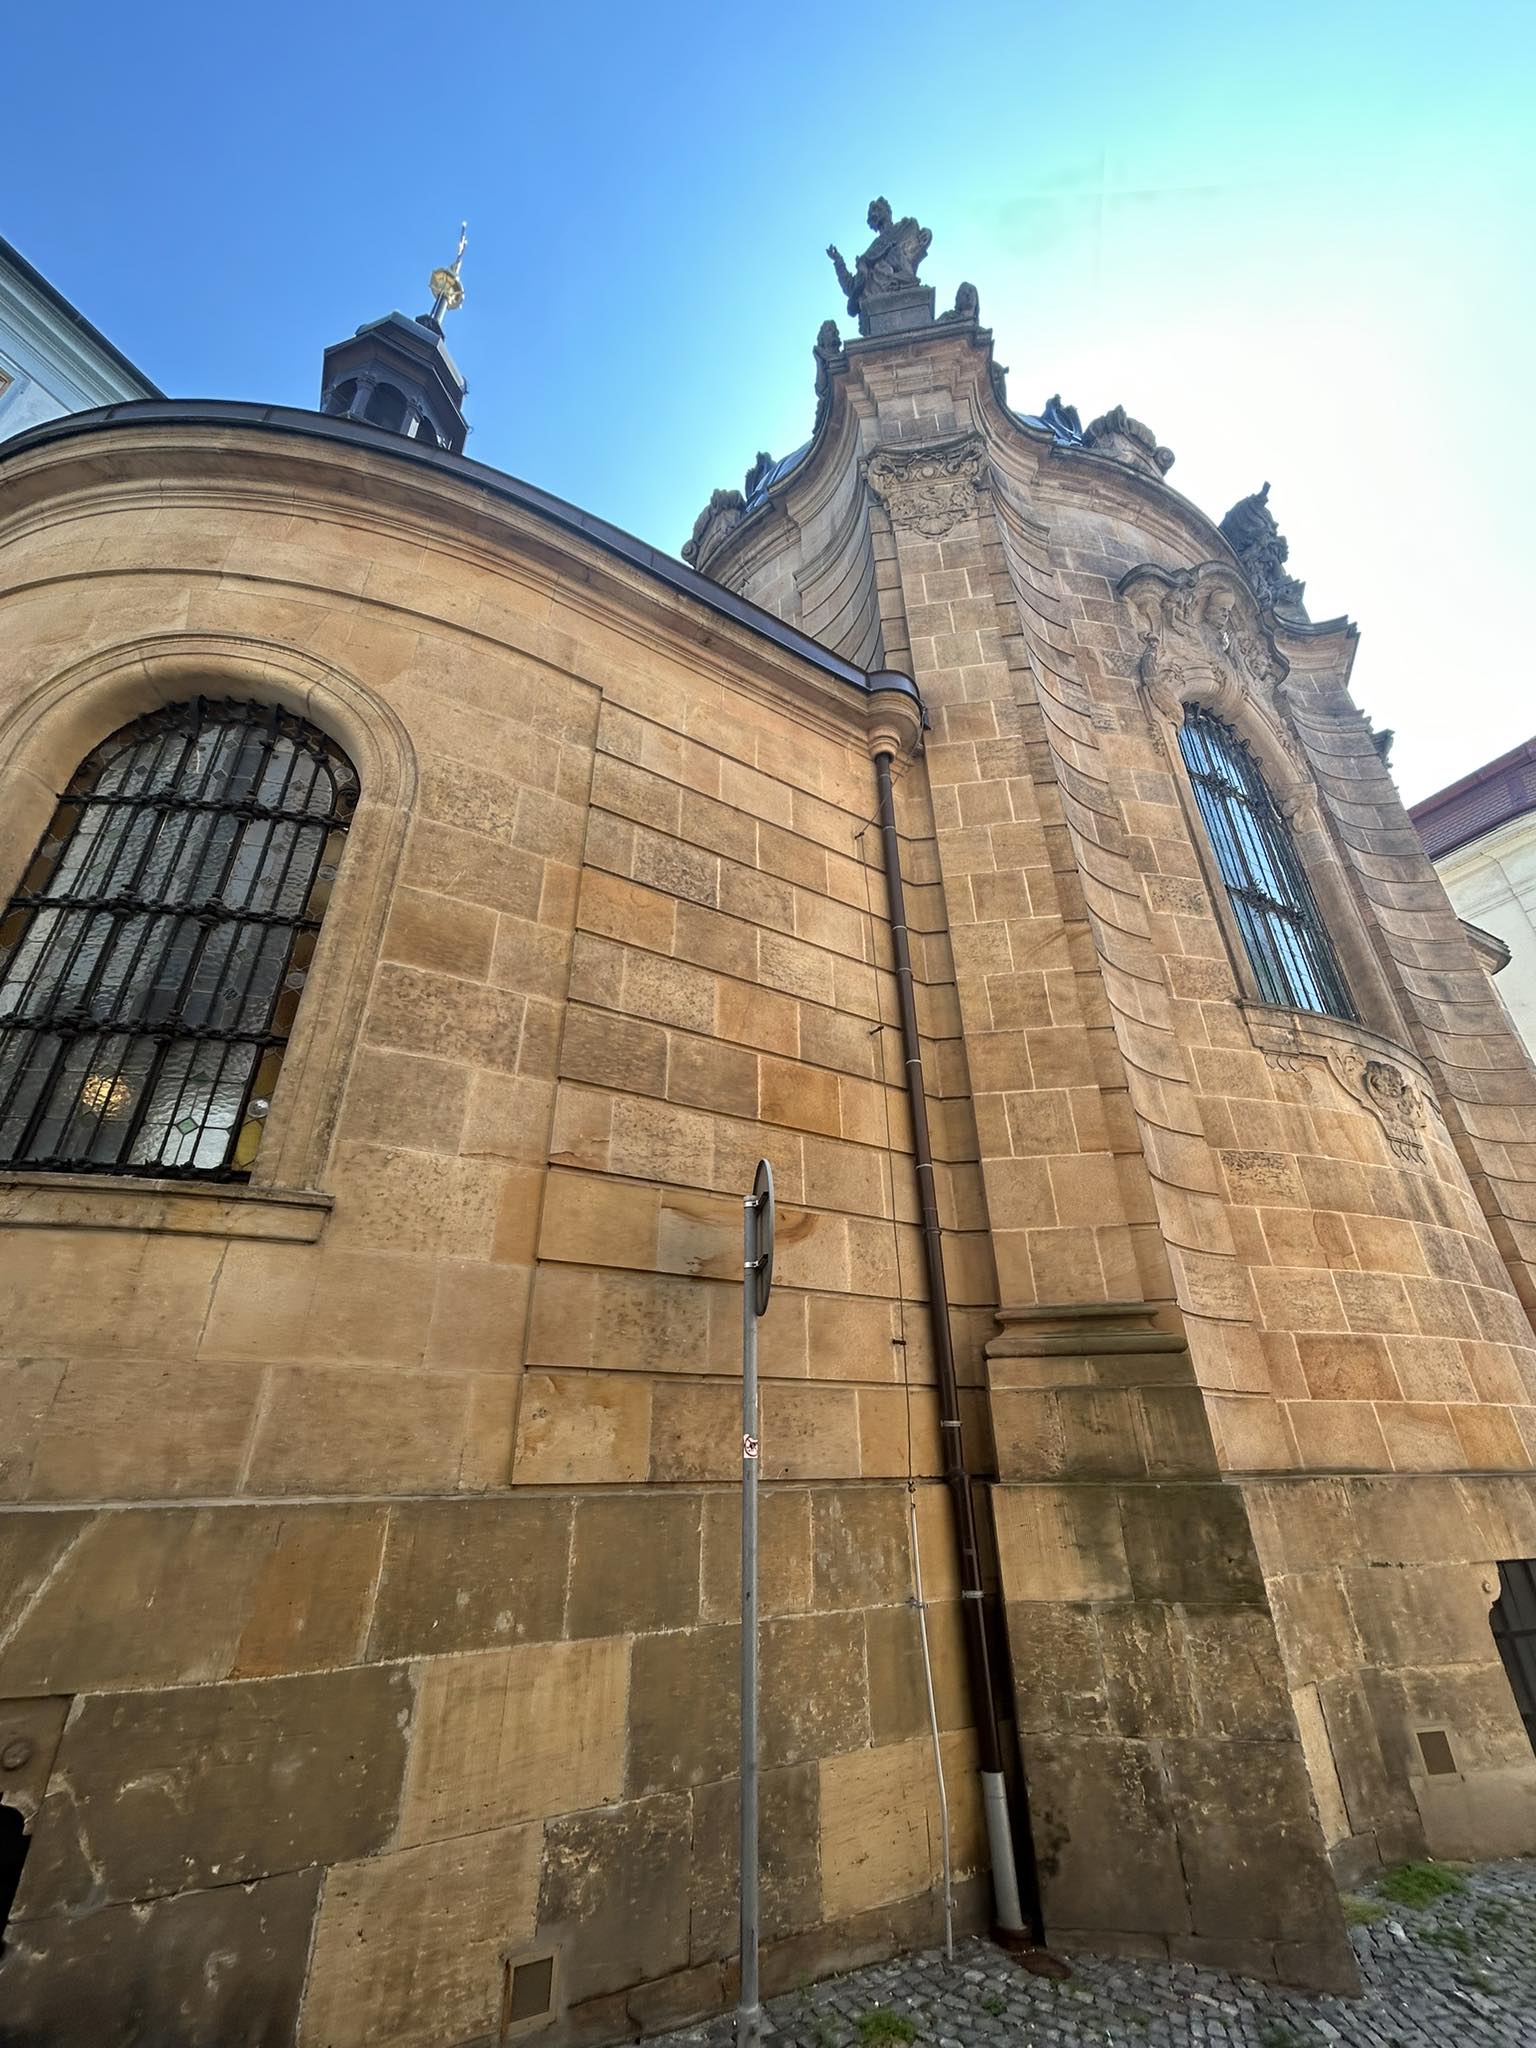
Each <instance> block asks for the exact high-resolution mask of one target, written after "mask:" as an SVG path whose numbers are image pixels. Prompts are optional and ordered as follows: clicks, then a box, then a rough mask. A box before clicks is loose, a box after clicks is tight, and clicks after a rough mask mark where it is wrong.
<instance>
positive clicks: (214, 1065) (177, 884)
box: [0, 698, 358, 1180]
mask: <svg viewBox="0 0 1536 2048" xmlns="http://www.w3.org/2000/svg"><path fill="white" fill-rule="evenodd" d="M357 795H358V785H357V776H356V773H355V772H354V770H353V768H352V765H351V763H350V762H349V761H348V760H347V759H346V758H345V756H344V755H343V754H342V753H341V752H340V751H339V749H338V748H336V747H335V746H333V745H332V743H331V742H330V741H329V740H328V739H326V738H325V737H324V736H323V735H322V734H321V733H319V732H317V731H315V729H314V728H313V727H312V726H309V725H307V724H305V723H304V721H303V720H301V719H298V718H295V717H293V716H292V715H291V713H289V712H287V711H282V710H279V709H278V708H277V707H276V706H275V705H266V704H241V703H223V702H210V701H208V700H205V699H202V698H199V699H198V700H197V701H195V702H193V703H188V704H176V705H172V706H170V707H169V708H167V709H165V710H162V711H156V712H153V713H151V714H150V715H149V716H148V717H146V718H141V719H137V720H136V721H135V722H134V723H133V724H132V725H129V726H125V727H124V728H123V730H122V731H121V732H117V733H114V734H113V735H112V737H111V738H110V739H108V740H104V741H103V742H102V744H101V745H100V746H99V747H97V748H96V749H95V751H94V752H93V753H91V754H90V755H89V756H88V757H87V759H86V760H85V761H84V762H83V763H82V765H81V767H80V769H79V772H78V773H77V774H76V775H75V777H74V779H73V780H72V781H71V783H70V785H69V787H68V789H67V790H66V791H65V792H64V796H63V800H62V801H61V803H60V805H59V808H58V811H57V812H56V813H55V816H54V820H53V823H52V824H51V825H50V827H49V829H48V832H47V835H46V836H45V837H44V839H43V842H42V844H41V845H40V846H39V848H38V850H37V853H36V854H35V856H34V857H33V860H32V864H31V867H30V868H29V869H28V871H27V874H26V876H25V877H24V879H23V882H22V886H21V888H20V889H19V890H18V891H17V893H16V895H15V896H14V897H13V898H12V900H11V904H10V907H9V909H8V911H7V912H6V915H5V918H4V922H3V923H0V1164H3V1165H7V1166H12V1167H33V1168H43V1169H48V1170H52V1171H56V1172H68V1173H135V1174H152V1175H157V1176H160V1175H169V1176H173V1177H174V1176H211V1177H213V1178H215V1179H223V1180H240V1179H244V1178H245V1177H246V1175H247V1173H248V1171H249V1169H250V1165H251V1161H252V1159H253V1158H254V1156H255V1153H256V1147H257V1145H258V1143H259V1142H260V1139H261V1133H262V1129H263V1127H264V1120H265V1118H266V1114H267V1110H268V1108H269V1107H270V1103H271V1097H272V1091H273V1088H274V1086H275V1085H276V1081H277V1075H278V1069H279V1067H280V1065H281V1063H282V1057H283V1050H284V1047H285V1046H286V1045H287V1042H288V1036H289V1033H290V1031H291V1029H292V1026H293V1019H294V1014H295V1012H296V1010H297V1008H298V1003H299V997H300V994H301V992H302V990H303V987H304V982H305V978H306V976H307V974H308V971H309V966H310V961H311V958H312V956H313V953H314V949H315V942H316V938H317V936H318V934H319V930H320V920H321V918H322V916H323V915H324V911H325V906H326V903H327V901H328V900H329V897H330V893H331V886H332V883H333V881H334V879H335V875H336V869H337V863H338V861H339V860H340V857H341V849H342V843H343V838H344V835H345V833H346V830H347V826H348V823H349V822H350V820H351V817H352V812H353V809H354V807H355V805H356V802H357Z"/></svg>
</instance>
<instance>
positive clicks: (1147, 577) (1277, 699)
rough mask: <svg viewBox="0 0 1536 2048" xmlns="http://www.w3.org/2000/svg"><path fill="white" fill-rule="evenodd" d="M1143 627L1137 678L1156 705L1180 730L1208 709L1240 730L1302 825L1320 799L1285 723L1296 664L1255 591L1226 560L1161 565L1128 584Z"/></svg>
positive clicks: (1125, 588) (1139, 572)
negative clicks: (1302, 816) (1302, 815)
mask: <svg viewBox="0 0 1536 2048" xmlns="http://www.w3.org/2000/svg"><path fill="white" fill-rule="evenodd" d="M1119 594H1120V595H1121V596H1122V597H1123V598H1125V600H1126V601H1127V603H1128V604H1129V605H1130V607H1131V610H1132V611H1133V613H1134V614H1135V616H1136V619H1137V622H1138V625H1139V626H1140V629H1141V656H1140V660H1139V662H1138V664H1137V673H1138V675H1139V677H1140V680H1141V686H1142V689H1143V690H1144V691H1145V693H1146V696H1147V699H1148V701H1149V702H1150V703H1151V704H1152V705H1154V706H1155V708H1156V709H1157V710H1158V711H1160V712H1161V713H1162V714H1163V716H1164V717H1165V718H1167V719H1169V720H1170V721H1171V722H1172V723H1173V724H1174V725H1175V726H1178V725H1182V724H1183V722H1184V707H1185V705H1186V704H1200V705H1203V706H1204V707H1205V709H1206V710H1208V711H1213V712H1214V713H1215V714H1216V716H1217V717H1218V718H1224V719H1225V720H1226V721H1227V722H1228V724H1229V725H1232V726H1234V727H1236V729H1237V730H1238V732H1239V734H1240V736H1241V737H1242V738H1243V739H1244V740H1246V741H1247V742H1248V743H1249V744H1250V745H1251V746H1252V747H1253V749H1254V752H1255V753H1256V755H1257V756H1258V757H1259V759H1260V762H1261V764H1262V766H1263V769H1264V774H1265V780H1266V781H1267V782H1268V783H1269V786H1270V793H1271V795H1272V796H1273V797H1274V799H1275V802H1276V803H1277V804H1278V806H1279V807H1280V810H1281V812H1282V813H1283V814H1284V815H1285V816H1287V817H1291V818H1294V817H1295V816H1296V815H1297V814H1298V813H1299V812H1300V811H1301V810H1302V809H1303V808H1304V807H1305V806H1306V805H1307V804H1308V803H1309V802H1310V800H1311V796H1312V788H1311V778H1310V776H1309V774H1308V771H1307V763H1306V757H1305V755H1304V754H1303V753H1302V750H1301V747H1300V746H1299V744H1298V743H1297V740H1296V736H1295V734H1294V733H1293V732H1292V731H1291V729H1290V726H1289V725H1288V724H1287V722H1286V721H1285V719H1284V717H1283V716H1281V715H1280V714H1281V707H1282V706H1283V705H1284V704H1285V691H1286V681H1285V678H1286V674H1287V670H1288V668H1289V664H1288V663H1287V661H1286V660H1285V658H1284V656H1283V655H1281V654H1280V653H1279V651H1278V650H1277V649H1276V647H1275V645H1274V642H1273V641H1272V640H1271V639H1270V637H1269V634H1268V632H1267V631H1266V630H1265V627H1264V624H1263V622H1262V620H1261V619H1260V617H1259V614H1258V609H1257V607H1256V605H1255V603H1254V599H1253V595H1252V593H1251V592H1250V591H1249V590H1248V589H1247V588H1246V587H1245V586H1244V584H1243V582H1242V580H1241V578H1240V577H1238V576H1237V575H1235V574H1234V573H1233V571H1232V570H1231V569H1229V568H1228V567H1226V565H1225V564H1223V563H1221V562H1202V563H1201V564H1200V565H1199V566H1198V567H1197V568H1194V569H1159V568H1156V567H1154V566H1153V565H1152V564H1151V563H1144V564H1143V565H1142V566H1141V567H1140V568H1136V569H1132V570H1131V571H1130V572H1129V573H1128V574H1127V575H1125V576H1124V577H1122V578H1121V581H1120V586H1119Z"/></svg>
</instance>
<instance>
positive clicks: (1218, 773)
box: [1179, 704, 1355, 1017]
mask: <svg viewBox="0 0 1536 2048" xmlns="http://www.w3.org/2000/svg"><path fill="white" fill-rule="evenodd" d="M1179 748H1180V751H1181V752H1182V754H1183V756H1184V765H1185V767H1186V768H1187V769H1188V770H1189V779H1190V781H1191V782H1192V783H1193V784H1194V787H1195V798H1196V801H1197V802H1198V803H1199V805H1200V815H1201V816H1202V817H1203V818H1204V820H1205V829H1206V831H1207V832H1208V833H1209V835H1210V840H1211V845H1212V847H1213V848H1214V850H1215V854H1216V862H1217V865H1218V866H1219V867H1220V869H1221V878H1222V880H1223V881H1224V882H1225V883H1226V885H1227V897H1228V900H1229V902H1230V903H1231V905H1232V914H1233V916H1234V917H1235V918H1236V920H1237V927H1238V930H1239V931H1240V932H1241V934H1242V939H1243V945H1244V947H1245V949H1246V950H1247V954H1248V958H1249V960H1250V962H1251V963H1252V966H1253V971H1254V974H1255V976H1256V977H1257V980H1258V984H1259V992H1260V994H1261V995H1262V996H1263V998H1264V1001H1265V1002H1266V1003H1278V1004H1280V1005H1282V1006H1283V1007H1284V1008H1286V1009H1291V1010H1318V1011H1321V1012H1322V1013H1323V1014H1324V1015H1326V1016H1329V1017H1353V1016H1354V1014H1355V1008H1354V1005H1353V1003H1351V1001H1350V999H1349V994H1348V991H1347V990H1346V989H1345V986H1344V977H1343V975H1342V974H1341V973H1340V971H1339V963H1338V960H1337V958H1336V957H1335V955H1334V950H1333V946H1332V944H1331V943H1330V941H1329V938H1328V933H1327V931H1326V929H1325V928H1324V925H1323V921H1322V918H1321V917H1320V916H1319V915H1318V909H1317V903H1316V900H1315V899H1314V897H1313V894H1312V891H1311V889H1310V887H1309V886H1308V883H1307V877H1306V872H1305V870H1304V869H1303V867H1302V865H1301V862H1300V860H1299V859H1298V858H1297V854H1296V849H1295V847H1294V845H1293V844H1292V843H1291V835H1290V832H1289V830H1288V829H1287V826H1286V823H1285V820H1284V819H1283V818H1282V817H1281V815H1280V813H1279V811H1278V810H1277V809H1276V807H1275V800H1274V798H1273V797H1272V796H1271V795H1270V793H1269V790H1268V788H1267V787H1266V785H1265V782H1264V778H1263V776H1262V775H1261V774H1260V773H1259V767H1258V763H1257V762H1256V761H1255V760H1254V758H1253V756H1252V754H1250V753H1249V751H1248V749H1247V747H1246V746H1244V744H1243V742H1242V741H1241V740H1240V739H1239V738H1238V736H1237V734H1236V733H1235V732H1234V731H1233V730H1232V728H1231V726H1229V725H1227V724H1226V723H1225V721H1224V720H1222V719H1220V718H1217V717H1216V716H1215V715H1214V714H1213V713H1212V712H1209V711H1205V710H1203V709H1202V708H1201V707H1200V706H1199V705H1197V704H1186V705H1185V706H1184V723H1183V724H1182V725H1181V726H1180V728H1179Z"/></svg>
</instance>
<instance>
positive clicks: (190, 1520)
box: [0, 1484, 984, 2048]
mask: <svg viewBox="0 0 1536 2048" xmlns="http://www.w3.org/2000/svg"><path fill="white" fill-rule="evenodd" d="M946 1512H947V1511H946V1508H945V1504H944V1502H943V1500H942V1499H941V1498H940V1495H939V1492H938V1490H937V1489H935V1488H932V1487H925V1488H924V1489H923V1491H922V1496H921V1516H920V1519H921V1525H922V1527H923V1529H924V1531H925V1557H924V1568H925V1574H926V1578H927V1583H928V1590H929V1593H930V1597H931V1598H932V1599H933V1600H934V1602H935V1603H936V1604H935V1605H934V1607H933V1609H932V1611H931V1614H930V1617H929V1620H930V1635H931V1645H932V1652H933V1658H934V1667H935V1683H936V1692H937V1699H938V1706H939V1717H940V1722H941V1726H942V1728H943V1730H944V1737H943V1749H944V1756H945V1763H946V1770H947V1776H948V1782H949V1794H950V1803H951V1816H952V1827H953V1850H954V1856H955V1864H956V1868H957V1870H958V1871H959V1872H960V1873H961V1874H962V1875H963V1874H964V1873H966V1872H970V1871H974V1870H976V1869H977V1867H978V1865H979V1864H981V1863H982V1862H984V1833H983V1829H982V1823H981V1816H980V1812H979V1808H978V1803H977V1800H976V1797H975V1791H974V1788H975V1784H976V1779H975V1774H974V1767H973V1760H974V1744H973V1738H972V1736H971V1735H970V1733H969V1731H968V1727H967V1722H968V1708H967V1702H966V1695H965V1684H964V1674H963V1664H962V1650H961V1645H960V1632H959V1618H958V1602H957V1599H956V1591H957V1588H956V1584H955V1578H954V1565H953V1549H952V1545H951V1544H950V1542H949V1541H948V1530H947V1521H946ZM763 1524H764V1547H765V1571H764V1584H763V1593H764V1601H763V1605H764V1615H765V1622H764V1628H763V1635H762V1671H763V1704H762V1762H763V1770H764V1776H763V1792H762V1799H763V1805H762V1813H763V1847H764V1912H765V1926H766V1930H767V1934H768V1937H769V1939H770V1940H771V1941H772V1942H774V1943H779V1944H786V1943H788V1944H790V1946H789V1947H788V1948H787V1949H786V1951H785V1953H786V1956H787V1957H790V1958H798V1959H799V1961H798V1962H791V1961H788V1960H787V1961H785V1962H784V1964H783V1965H782V1969H783V1970H789V1969H791V1968H793V1967H803V1966H804V1960H805V1958H807V1957H809V1956H814V1957H815V1958H817V1959H818V1961H819V1962H820V1963H821V1964H822V1965H823V1966H825V1967H832V1966H833V1965H835V1964H840V1963H844V1962H851V1961H853V1960H855V1959H857V1958H860V1957H867V1956H868V1955H870V1954H872V1953H874V1952H876V1951H878V1950H879V1949H881V1948H882V1947H883V1946H885V1945H888V1944H891V1943H894V1941H895V1940H896V1939H898V1938H899V1931H900V1930H902V1929H910V1930H916V1929H918V1928H919V1927H922V1928H931V1926H932V1925H933V1924H935V1923H934V1920H933V1915H934V1913H935V1912H936V1910H937V1907H936V1901H935V1897H934V1892H935V1886H936V1883H937V1879H938V1873H939V1869H940V1862H941V1857H940V1843H939V1834H938V1820H937V1813H938V1801H937V1792H936V1778H935V1768H934V1757H933V1750H932V1744H931V1741H930V1739H929V1733H928V1720H927V1708H926V1694H925V1690H924V1685H923V1678H922V1670H921V1663H920V1655H919V1646H918V1638H917V1623H916V1615H915V1613H914V1610H913V1608H912V1607H911V1605H910V1594H911V1583H912V1581H911V1561H910V1553H909V1540H908V1516H907V1493H906V1488H905V1486H904V1485H891V1484H877V1485H866V1486H859V1485H854V1486H850V1487H839V1486H814V1487H810V1486H772V1487H770V1488H768V1489H767V1491H766V1493H765V1496H764V1516H763ZM738 1527H739V1522H738V1515H737V1507H736V1500H735V1497H734V1495H733V1494H730V1493H726V1492H721V1491H711V1490H707V1489H696V1488H686V1489H684V1488H679V1489H675V1490H672V1489H657V1490H654V1491H648V1492H634V1493H613V1492H610V1493H592V1492H582V1493H574V1494H573V1493H567V1492H545V1491H541V1492H538V1493H532V1494H518V1495H512V1496H503V1497H501V1498H499V1499H498V1498H482V1499H478V1500H458V1501H453V1500H436V1501H433V1500H414V1501H394V1502H390V1503H384V1502H380V1501H369V1502H355V1503H347V1504H330V1505H320V1504H314V1505H297V1504H284V1505H281V1506H279V1505H270V1506H262V1505H257V1504H250V1505H245V1506H235V1505H225V1506H220V1507H190V1506H188V1507H153V1508H149V1507H146V1508H131V1507H126V1508H120V1509H115V1510H106V1511H102V1510H97V1511H91V1510H87V1509H80V1510H59V1511H56V1512H51V1513H15V1512H12V1513H9V1514H6V1515H4V1516H3V1517H0V1544H3V1546H4V1559H5V1565H4V1572H3V1584H4V1586H5V1588H6V1595H7V1597H6V1604H5V1609H4V1614H3V1622H0V1626H3V1629H4V1642H5V1647H4V1650H3V1653H0V1698H3V1699H4V1700H5V1701H6V1702H7V1705H6V1707H5V1709H4V1714H5V1732H6V1737H7V1740H8V1741H11V1740H14V1739H16V1738H17V1737H22V1738H25V1739H28V1740H30V1741H31V1742H32V1743H33V1745H34V1748H35V1756H34V1761H33V1770H32V1776H33V1781H34V1783H35V1785H36V1788H37V1794H38V1796H37V1799H36V1811H35V1814H34V1815H33V1833H34V1842H33V1847H32V1851H31V1854H30V1856H29V1858H28V1861H27V1865H26V1870H25V1874H24V1878H23V1883H22V1888H21V1892H20V1896H19V1898H18V1900H17V1904H16V1910H15V1913H14V1915H13V1918H12V1922H11V1927H10V1932H9V1935H8V1941H7V1958H6V1967H5V1987H6V1990H5V2000H6V2027H7V2029H8V2030H15V2035H14V2037H15V2038H16V2039H18V2040H26V2041H27V2042H28V2043H29V2044H34V2043H35V2044H38V2048H43V2044H52V2043H59V2044H63V2043H66V2042H68V2043H76V2042H79V2041H83V2040H87V2039H88V2040H90V2041H92V2042H97V2041H100V2042H103V2043H107V2042H115V2041H123V2042H125V2043H126V2042H129V2041H140V2040H151V2039H152V2040H154V2041H156V2042H157V2043H159V2042H165V2043H171V2042H182V2041H186V2042H188V2043H194V2042H195V2043H209V2044H213V2043H224V2042H227V2041H229V2040H233V2039H236V2038H238V2039H242V2040H245V2039H250V2040H253V2041H254V2040H261V2041H271V2042H280V2041H287V2040H288V2039H290V2038H291V2037H292V2034H293V2029H294V2027H295V2026H297V2038H298V2039H299V2040H301V2041H304V2042H315V2043H325V2044H327V2048H344V2044H349V2043H355V2044H358V2048H362V2044H364V2043H372V2042H378V2041H381V2040H386V2039H387V2040H390V2041H400V2042H417V2041H420V2042H423V2043H427V2042H432V2043H436V2042H442V2041H453V2042H460V2041H471V2040H478V2039H481V2038H494V2037H495V2035H496V2031H497V2027H498V2024H499V2015H500V2010H501V1998H502V1992H503V1971H504V1963H505V1961H506V1960H507V1959H508V1958H512V1959H514V1960H516V1959H521V1958H524V1957H531V1956H542V1955H546V1954H549V1955H553V1957H554V1959H555V1970H554V1997H555V2003H556V2024H555V2026H554V2028H553V2031H551V2032H549V2033H547V2034H546V2036H545V2038H547V2039H550V2040H555V2041H563V2040H578V2039H610V2038H614V2037H615V2036H617V2035H619V2034H622V2033H623V2032H625V2031H626V2030H627V2029H628V2028H630V2027H631V2026H632V2024H634V2023H635V2021H636V2020H637V2019H643V2020H644V2021H646V2022H647V2023H659V2021H660V2019H661V2018H663V2017H674V2016H675V2017H679V2018H680V2017H683V2016H684V2015H686V2014H688V2013H691V2012H696V2011H703V2010H707V2009H710V2008H712V2007H713V2006H716V2005H718V2004H720V2003H721V2002H722V2001H723V2000H724V1998H725V1997H726V1995H727V1988H728V1987H727V1958H728V1957H729V1956H730V1955H731V1954H732V1953H733V1951H734V1949H735V1945H736V1920H735V1898H736V1892H735V1884H736V1879H735V1845H736V1827H737V1802H736V1781H735V1769H736V1758H737V1723H736V1679H737V1656H738V1631H737V1628H736V1626H735V1624H734V1615H735V1613H736V1610H737V1568H738V1566H737V1560H738V1541H739V1539H738V1535H737V1531H738ZM213 1954H217V1955H218V1956H219V1957H220V1958H221V1961H220V1964H219V1967H218V1968H217V1969H214V1970H209V1969H205V1968H204V1959H205V1958H206V1957H207V1956H209V1955H213Z"/></svg>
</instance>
